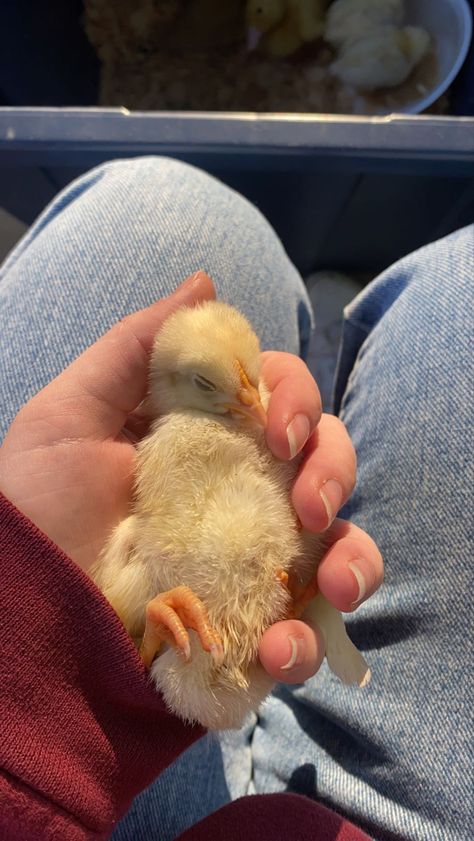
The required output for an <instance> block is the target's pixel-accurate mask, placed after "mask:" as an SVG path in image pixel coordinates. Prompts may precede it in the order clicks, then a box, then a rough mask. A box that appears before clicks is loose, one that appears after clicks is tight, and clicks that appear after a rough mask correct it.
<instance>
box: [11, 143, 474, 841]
mask: <svg viewBox="0 0 474 841" xmlns="http://www.w3.org/2000/svg"><path fill="white" fill-rule="evenodd" d="M473 264H474V229H473V228H472V227H470V228H466V229H464V230H462V231H459V232H458V233H457V234H455V235H453V236H451V237H448V238H446V239H445V240H442V241H440V242H438V243H435V244H434V245H431V246H428V247H426V248H424V249H422V250H421V251H419V252H417V253H415V254H413V255H411V256H409V257H407V258H405V259H404V260H402V261H400V262H399V263H398V264H397V265H395V266H392V267H391V268H390V269H388V270H387V271H386V272H385V273H384V274H383V275H382V276H380V277H379V278H378V279H377V280H375V281H374V282H373V283H371V284H370V285H369V286H368V287H367V288H366V289H365V290H364V291H363V292H362V294H361V295H359V297H358V298H357V299H356V301H355V302H353V303H352V304H351V305H350V307H349V308H348V310H347V313H346V320H345V325H344V333H343V340H342V347H341V353H340V359H339V368H338V376H337V379H336V388H335V400H336V408H337V410H338V411H339V412H340V415H341V417H342V418H343V420H344V422H345V423H346V425H347V427H348V429H349V431H350V434H351V436H352V439H353V441H354V444H355V446H356V449H357V455H358V461H359V474H358V475H359V478H358V484H357V488H356V490H355V492H354V494H353V496H352V498H351V500H350V503H349V505H348V506H346V509H345V511H344V512H343V515H344V516H346V517H349V518H350V519H352V520H353V521H354V522H356V523H357V524H358V525H359V526H361V527H362V528H365V529H366V530H367V531H368V532H369V533H370V534H371V535H372V536H373V537H374V539H375V540H376V541H377V543H378V545H379V547H380V549H381V551H382V553H383V555H384V558H385V564H386V581H385V583H384V585H383V586H382V588H381V590H380V591H379V592H378V593H377V594H376V595H375V596H374V597H373V598H372V599H370V601H369V602H368V603H367V604H366V605H364V606H363V607H362V608H360V609H359V610H358V611H357V613H356V614H354V615H351V616H350V617H349V619H348V626H349V630H350V634H351V636H352V637H353V639H354V641H355V642H356V644H357V645H358V647H359V648H361V649H362V650H365V651H366V657H367V660H368V661H369V663H370V666H371V669H372V675H373V677H372V683H371V684H370V685H369V687H367V688H366V689H365V690H364V691H358V690H357V689H354V688H347V687H344V686H342V685H341V684H340V683H339V682H338V681H337V679H336V678H334V676H333V675H331V674H330V673H329V672H328V670H327V669H326V667H325V666H324V665H323V667H322V669H321V670H320V672H319V673H318V674H317V675H316V676H315V677H314V678H313V679H312V680H310V681H308V682H307V683H306V684H305V685H304V686H296V687H289V686H286V685H285V686H280V687H278V688H277V689H276V691H275V692H274V693H273V695H272V696H271V698H270V700H269V701H268V702H267V703H266V704H265V706H264V707H263V708H262V710H261V712H260V713H259V715H258V716H255V717H254V718H253V719H252V720H251V721H249V723H248V725H247V726H246V727H245V728H244V729H243V730H242V731H239V732H237V733H229V734H223V735H222V736H221V737H215V736H213V737H211V736H208V737H205V738H204V739H203V740H201V741H200V742H198V743H197V744H195V745H194V746H193V747H192V748H190V749H189V751H187V752H186V753H185V754H183V755H182V756H181V757H180V758H179V759H178V761H177V762H176V763H174V764H173V766H171V767H170V768H169V769H168V770H167V771H166V772H165V773H164V774H162V775H161V777H160V778H159V779H158V780H157V782H156V783H155V784H154V785H153V786H151V787H150V788H149V789H148V790H147V791H146V792H144V793H143V794H142V795H140V796H139V797H138V798H137V799H136V801H135V803H134V805H133V807H132V809H131V811H130V812H129V814H128V815H127V816H126V817H125V818H124V819H123V820H122V821H121V822H120V824H119V825H118V826H117V828H116V830H115V832H114V839H115V841H129V839H144V838H151V837H153V838H154V839H160V841H168V839H172V838H174V837H175V836H176V835H177V834H178V833H179V832H181V831H182V830H183V829H184V828H185V827H186V826H189V825H190V824H192V823H194V822H195V821H197V820H198V819H200V818H201V817H203V816H204V815H205V814H207V813H208V812H210V811H212V810H214V809H216V808H218V807H219V806H220V805H221V804H223V803H225V802H227V801H228V800H229V799H230V798H234V797H237V796H239V795H241V794H244V793H252V792H274V791H285V790H287V791H288V790H289V791H296V792H300V793H303V794H306V795H307V796H309V797H313V798H317V799H318V800H320V801H322V802H323V803H325V804H326V805H328V806H330V807H333V808H334V809H336V811H338V812H340V813H343V814H345V815H346V816H347V817H349V818H351V819H353V820H354V821H355V822H356V823H358V824H359V825H360V826H362V827H363V828H364V829H365V830H366V831H367V832H368V833H369V835H371V836H372V837H373V838H374V839H378V841H382V839H383V841H393V839H410V841H468V839H469V841H471V839H472V837H473V836H474V826H473V811H472V780H473V773H472V767H473V766H472V758H471V754H472V750H471V749H470V748H469V745H468V741H469V740H470V738H472V707H473V693H472V677H471V672H472V658H471V655H470V650H469V642H468V638H469V631H470V630H472V597H471V592H470V584H471V578H472V575H471V562H470V557H469V550H470V548H471V546H472V543H471V541H472V526H471V520H470V518H471V514H470V510H471V504H472V499H471V493H472V492H471V488H472V486H473V478H474V477H473V459H472V451H473V446H472V418H471V419H470V415H469V402H470V400H471V399H472V391H473V382H474V379H473V360H472V351H470V349H469V347H468V338H469V335H470V333H471V332H472V311H473V306H474V301H473V297H474V296H473V290H474V282H473V281H474V278H473ZM197 268H204V269H205V270H206V271H208V272H209V274H211V276H212V277H213V278H214V280H215V283H216V286H217V289H218V293H219V295H220V296H221V297H222V298H224V299H225V300H228V301H229V302H230V303H234V304H236V305H237V306H238V307H239V308H240V309H241V310H242V311H243V312H244V313H246V315H247V316H248V317H249V318H250V319H251V321H252V322H253V324H254V325H255V327H256V329H257V332H258V333H259V334H260V336H261V338H262V344H263V346H264V347H265V348H279V349H282V350H287V351H290V352H292V353H300V354H302V355H304V353H305V350H306V348H307V344H308V339H309V335H310V329H311V321H312V316H311V308H310V304H309V300H308V297H307V294H306V291H305V288H304V284H303V282H302V280H301V278H300V277H299V275H298V273H297V272H296V270H295V268H294V267H293V266H292V265H291V263H290V261H289V260H288V257H287V256H286V254H285V252H284V250H283V248H282V246H281V244H280V242H279V241H278V239H277V238H276V236H275V234H274V232H273V231H272V229H271V228H270V226H269V225H268V223H267V222H266V221H265V220H264V219H263V217H262V216H261V215H260V214H259V212H258V211H257V210H256V209H255V208H254V207H252V206H251V205H250V204H249V203H248V202H247V201H245V200H244V199H243V198H242V197H241V196H238V195H237V194H236V193H234V192H233V191H231V190H229V189H228V188H226V187H224V186H222V185H221V184H220V183H219V182H217V181H216V180H214V179H212V178H210V177H209V176H207V175H206V174H204V173H202V172H200V171H198V170H196V169H193V168H191V167H188V166H186V165H184V164H181V163H177V162H175V161H171V160H166V159H159V158H141V159H138V160H132V161H121V162H112V163H108V164H106V165H104V166H101V167H99V168H98V169H96V170H93V171H92V172H89V173H87V174H86V175H85V176H83V177H82V178H81V179H79V180H78V181H76V182H75V183H74V184H72V185H70V186H69V187H67V189H66V190H65V191H63V193H61V194H60V195H59V196H58V197H57V198H56V200H55V201H54V202H53V204H52V205H51V206H50V207H49V208H48V209H47V210H46V211H45V212H44V213H43V215H42V216H41V217H40V219H39V220H38V221H37V222H36V224H35V225H34V226H33V228H32V229H31V231H30V232H29V233H28V235H27V236H26V237H25V238H24V239H23V241H22V242H21V243H20V244H19V245H18V246H17V248H16V249H15V250H14V251H13V253H12V254H11V256H10V257H9V258H8V260H7V261H6V263H5V265H4V267H3V270H2V272H1V274H0V345H1V359H2V365H1V369H0V382H1V393H2V397H3V411H2V413H1V414H2V416H1V419H0V424H1V433H2V435H3V434H4V433H5V431H6V429H7V428H8V425H9V423H10V421H11V420H12V418H13V417H14V415H15V413H16V411H17V410H18V408H19V407H20V406H21V405H22V403H24V402H25V401H26V400H27V399H28V398H29V397H30V396H31V395H32V394H33V393H35V392H36V391H37V390H38V389H39V388H41V386H43V385H45V384H46V383H47V382H48V381H49V380H50V379H51V378H52V377H54V376H55V375H56V374H57V373H59V372H60V371H61V370H62V369H63V368H64V367H65V366H66V365H67V364H68V363H69V362H71V361H72V359H74V358H75V357H76V356H77V355H78V354H79V353H80V352H81V351H82V350H83V349H84V348H85V347H87V346H88V345H89V344H90V343H91V342H93V341H94V340H95V339H96V338H97V337H98V336H99V335H101V334H102V333H103V332H104V331H105V330H106V329H107V328H108V327H109V326H110V325H111V324H112V323H113V322H115V321H116V320H117V319H119V318H120V317H121V316H123V315H124V314H126V313H127V312H129V311H132V310H134V309H138V308H140V307H143V306H146V305H147V304H150V303H151V302H152V301H154V300H156V299H157V298H159V297H161V296H162V295H164V294H167V293H169V292H170V291H171V290H172V289H173V288H174V287H175V286H176V285H177V284H178V283H179V281H181V280H182V279H183V278H184V277H185V276H186V275H188V274H190V273H192V272H193V271H195V270H196V269H197Z"/></svg>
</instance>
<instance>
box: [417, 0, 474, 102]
mask: <svg viewBox="0 0 474 841" xmlns="http://www.w3.org/2000/svg"><path fill="white" fill-rule="evenodd" d="M406 22H407V23H408V24H412V25H414V26H423V27H424V28H425V29H426V30H427V31H428V32H429V33H430V35H431V37H432V39H433V42H434V49H435V52H436V55H437V59H438V78H437V80H436V81H435V83H434V85H433V87H432V89H431V90H430V91H429V92H428V93H427V94H423V96H421V97H420V98H419V99H416V100H414V101H413V102H411V103H410V104H409V105H405V106H403V107H402V108H401V109H400V111H401V113H403V114H419V113H420V112H421V111H424V110H425V108H428V107H429V106H430V105H432V104H433V102H436V100H437V99H438V97H440V96H441V94H443V93H444V92H445V91H446V90H447V88H449V86H450V84H451V82H453V80H454V79H455V78H456V76H457V74H458V73H459V71H460V69H461V67H462V65H463V62H464V59H465V58H466V55H467V51H468V49H469V45H470V43H471V37H472V14H471V9H470V6H469V4H468V2H467V0H406Z"/></svg>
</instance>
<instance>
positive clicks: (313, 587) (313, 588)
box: [282, 569, 318, 619]
mask: <svg viewBox="0 0 474 841" xmlns="http://www.w3.org/2000/svg"><path fill="white" fill-rule="evenodd" d="M317 576H318V570H317V569H316V570H315V572H314V574H313V576H312V578H310V580H309V581H308V582H307V584H304V585H303V584H300V582H299V581H298V580H297V578H296V576H295V574H294V572H292V571H290V573H289V575H288V577H287V581H286V582H285V586H286V587H287V589H288V591H289V593H290V595H291V598H292V600H293V604H292V606H291V607H290V610H289V614H288V617H287V618H288V619H299V618H300V616H301V615H302V614H303V613H304V611H305V609H306V607H307V605H308V604H309V603H310V602H311V601H312V600H313V599H314V597H315V596H317V595H318V582H317ZM282 583H283V582H282Z"/></svg>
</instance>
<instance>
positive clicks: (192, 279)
mask: <svg viewBox="0 0 474 841" xmlns="http://www.w3.org/2000/svg"><path fill="white" fill-rule="evenodd" d="M203 276H204V277H206V272H205V271H203V270H202V269H199V271H197V272H194V274H192V275H191V277H187V278H186V280H183V282H182V283H180V285H179V286H178V287H177V290H176V291H178V289H179V290H181V289H187V288H188V286H193V284H194V283H196V281H197V280H199V278H200V277H203Z"/></svg>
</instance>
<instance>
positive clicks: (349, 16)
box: [324, 0, 404, 49]
mask: <svg viewBox="0 0 474 841" xmlns="http://www.w3.org/2000/svg"><path fill="white" fill-rule="evenodd" d="M403 18H404V3H403V0H336V1H335V3H332V4H331V5H330V7H329V9H328V13H327V17H326V26H325V30H324V39H325V41H327V42H328V43H329V44H331V46H333V47H335V48H337V49H341V48H345V47H347V46H349V44H352V43H353V42H354V41H358V40H359V39H360V38H365V37H367V36H369V35H371V34H372V33H373V32H374V31H377V32H379V30H380V27H383V26H401V25H402V23H403Z"/></svg>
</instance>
